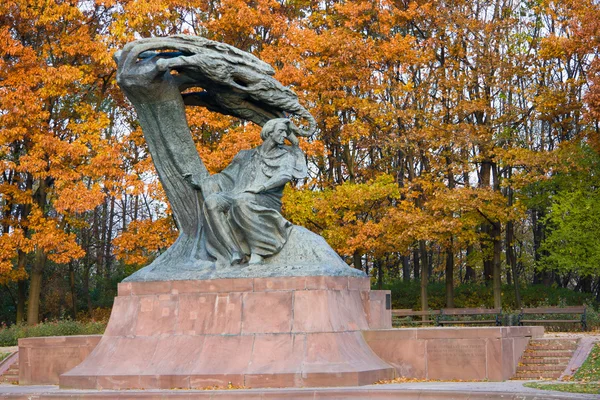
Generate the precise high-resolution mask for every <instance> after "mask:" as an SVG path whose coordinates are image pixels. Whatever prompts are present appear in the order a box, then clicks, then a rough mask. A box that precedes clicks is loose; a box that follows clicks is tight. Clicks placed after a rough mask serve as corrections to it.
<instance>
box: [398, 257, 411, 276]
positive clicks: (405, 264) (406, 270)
mask: <svg viewBox="0 0 600 400" xmlns="http://www.w3.org/2000/svg"><path fill="white" fill-rule="evenodd" d="M400 260H401V261H402V280H403V281H404V282H410V263H409V257H408V256H400Z"/></svg>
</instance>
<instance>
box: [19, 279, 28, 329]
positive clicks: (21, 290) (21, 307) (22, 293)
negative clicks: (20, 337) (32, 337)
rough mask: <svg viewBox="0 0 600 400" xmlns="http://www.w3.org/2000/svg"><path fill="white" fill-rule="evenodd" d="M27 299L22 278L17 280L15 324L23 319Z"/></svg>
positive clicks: (25, 287)
mask: <svg viewBox="0 0 600 400" xmlns="http://www.w3.org/2000/svg"><path fill="white" fill-rule="evenodd" d="M26 300H27V286H26V282H25V281H24V280H21V281H19V282H17V324H21V323H23V322H24V321H25V301H26Z"/></svg>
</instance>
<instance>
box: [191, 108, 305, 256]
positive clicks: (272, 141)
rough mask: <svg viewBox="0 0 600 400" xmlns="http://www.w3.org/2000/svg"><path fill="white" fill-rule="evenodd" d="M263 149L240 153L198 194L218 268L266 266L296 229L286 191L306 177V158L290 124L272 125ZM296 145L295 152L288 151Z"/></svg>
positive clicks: (280, 120) (210, 250)
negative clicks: (284, 204)
mask: <svg viewBox="0 0 600 400" xmlns="http://www.w3.org/2000/svg"><path fill="white" fill-rule="evenodd" d="M260 136H261V139H262V140H263V143H262V144H261V145H260V146H258V147H256V148H254V149H251V150H242V151H240V152H239V153H238V154H237V155H236V156H235V157H234V159H233V161H232V162H231V164H230V165H229V166H227V168H225V169H224V170H223V171H222V172H220V173H218V174H215V175H212V176H210V177H209V178H208V179H207V181H205V182H203V183H202V184H200V185H195V186H199V187H198V188H199V189H200V190H202V192H203V195H204V206H203V214H204V222H205V225H204V226H205V227H206V230H207V231H206V238H207V243H206V249H207V252H208V253H209V254H210V255H211V256H212V257H214V258H215V259H216V260H217V265H234V264H240V263H243V262H245V261H246V260H247V257H249V264H260V263H262V261H263V258H264V257H268V256H271V255H274V254H276V253H278V252H279V251H280V250H281V249H282V247H283V246H284V245H285V243H286V242H287V239H288V237H289V234H290V230H291V228H292V224H291V223H290V222H289V221H287V220H286V219H285V218H283V216H282V215H281V197H282V195H283V188H284V186H285V184H286V183H287V182H290V181H291V180H292V179H302V178H304V177H306V174H307V166H306V159H305V156H304V153H303V152H302V150H300V148H299V147H298V145H297V139H296V138H295V136H294V135H293V125H292V122H291V121H290V120H288V119H284V118H277V119H272V120H270V121H268V122H267V123H266V124H265V125H264V127H263V129H262V131H261V134H260ZM286 138H287V139H288V140H290V142H291V143H292V145H291V146H288V145H284V142H285V140H286Z"/></svg>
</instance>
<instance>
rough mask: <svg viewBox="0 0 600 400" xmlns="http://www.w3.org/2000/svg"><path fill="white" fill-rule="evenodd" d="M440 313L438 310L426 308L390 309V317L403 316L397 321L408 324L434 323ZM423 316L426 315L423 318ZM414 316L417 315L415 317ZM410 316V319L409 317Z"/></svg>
mask: <svg viewBox="0 0 600 400" xmlns="http://www.w3.org/2000/svg"><path fill="white" fill-rule="evenodd" d="M439 315H440V310H427V311H414V310H411V309H410V308H403V309H398V310H392V318H394V317H395V318H396V321H398V318H405V319H402V320H400V321H398V322H401V323H408V324H436V325H437V318H438V317H439ZM423 316H425V317H427V318H425V319H423ZM415 317H419V318H418V319H416V318H415ZM409 318H410V319H409Z"/></svg>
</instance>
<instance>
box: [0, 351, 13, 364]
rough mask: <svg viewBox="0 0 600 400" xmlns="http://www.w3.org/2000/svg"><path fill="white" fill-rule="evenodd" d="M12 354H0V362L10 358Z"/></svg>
mask: <svg viewBox="0 0 600 400" xmlns="http://www.w3.org/2000/svg"><path fill="white" fill-rule="evenodd" d="M11 354H12V353H2V352H0V362H1V361H4V359H5V358H6V357H8V356H10V355H11Z"/></svg>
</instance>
